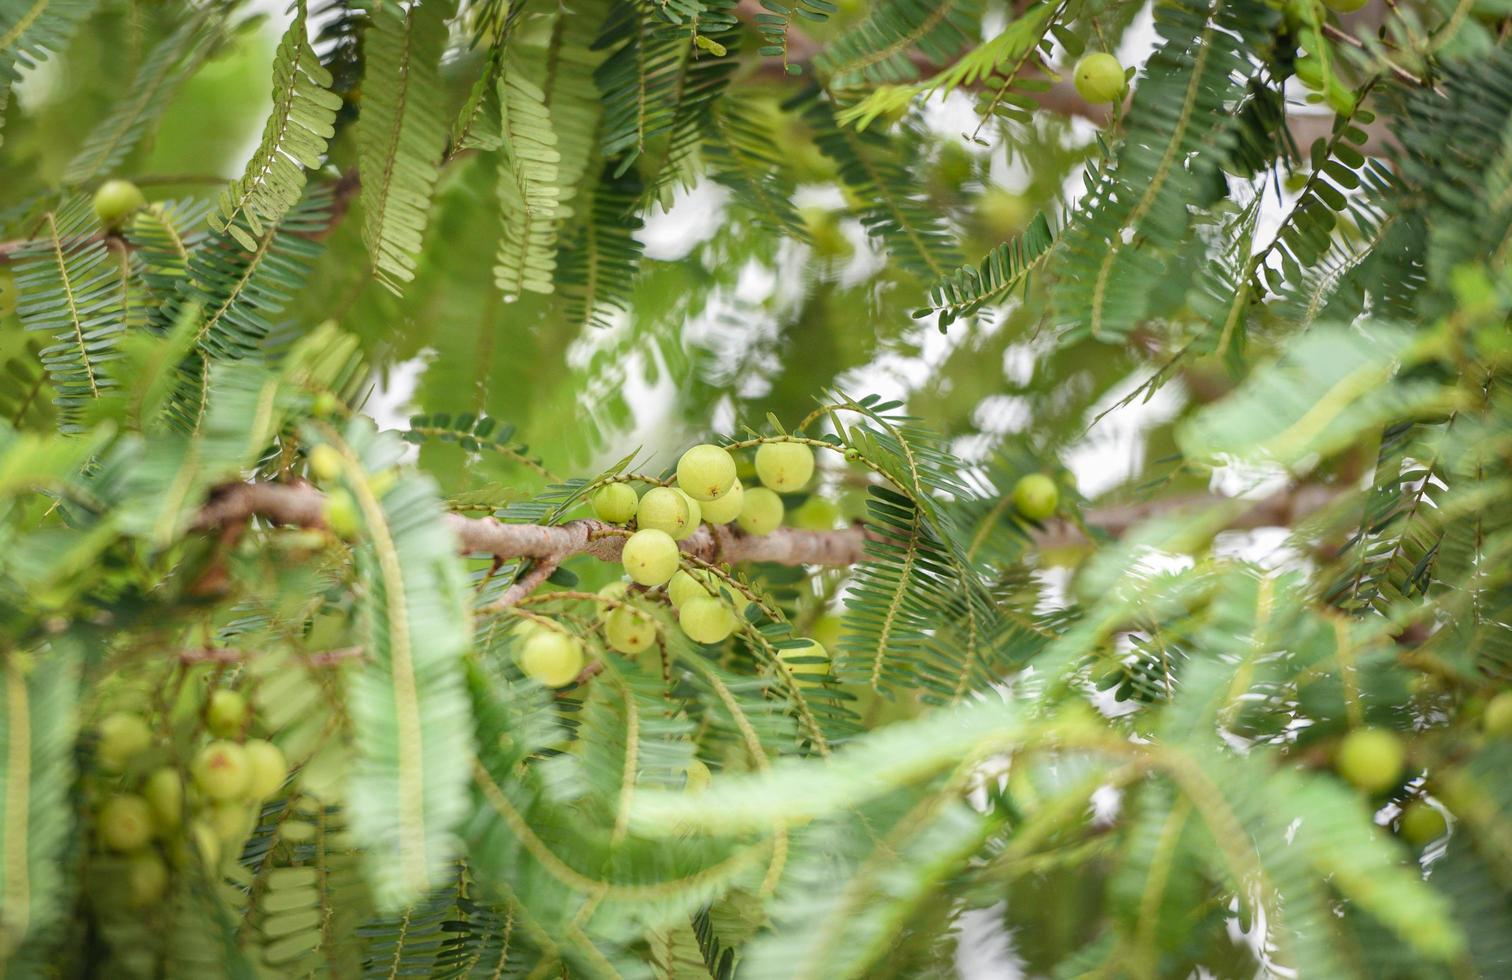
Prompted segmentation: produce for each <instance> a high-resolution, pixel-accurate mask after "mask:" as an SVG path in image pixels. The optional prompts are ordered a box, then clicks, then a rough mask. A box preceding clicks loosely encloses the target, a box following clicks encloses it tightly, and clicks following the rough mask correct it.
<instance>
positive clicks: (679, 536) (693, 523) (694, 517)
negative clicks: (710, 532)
mask: <svg viewBox="0 0 1512 980" xmlns="http://www.w3.org/2000/svg"><path fill="white" fill-rule="evenodd" d="M672 489H673V490H674V491H675V492H676V493H677V495H678V496H680V497H682V500H683V505H684V506H685V507H687V508H688V523H686V524H684V525H683V529H682V531H681V532H680V533H673V534H672V537H673V539H674V540H677V541H682V540H683V539H685V538H687V537H688V536H689V535H691V534H692V533H693V532H694V531H696V530H698V524H699V522H700V521H702V520H703V507H702V505H700V504H699V502H698V501H696V500H694V499H693V498H692V497H690V496H688V495H687V494H686V493H683V491H682V489H681V488H679V487H673V488H672Z"/></svg>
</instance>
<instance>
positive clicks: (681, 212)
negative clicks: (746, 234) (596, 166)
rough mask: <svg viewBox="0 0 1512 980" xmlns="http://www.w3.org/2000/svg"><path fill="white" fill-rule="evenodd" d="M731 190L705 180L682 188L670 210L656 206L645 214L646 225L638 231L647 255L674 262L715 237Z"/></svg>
mask: <svg viewBox="0 0 1512 980" xmlns="http://www.w3.org/2000/svg"><path fill="white" fill-rule="evenodd" d="M729 199H730V192H729V190H727V189H726V188H725V187H723V186H722V185H720V184H716V183H715V182H714V181H712V180H702V181H699V182H698V183H697V184H695V185H693V187H691V188H689V189H687V190H680V191H678V192H677V194H676V196H675V197H673V199H672V206H671V207H670V208H668V209H667V210H666V211H657V210H656V209H655V208H653V209H652V210H651V212H650V213H649V214H647V215H645V222H646V223H645V227H643V228H642V229H641V230H640V231H639V232H637V233H636V236H635V237H636V238H639V239H640V240H641V241H642V242H643V243H645V246H646V258H648V259H662V260H664V261H668V262H672V261H676V260H677V259H681V258H685V257H686V256H687V255H688V253H689V252H692V251H693V249H694V248H696V247H697V246H699V245H701V244H702V243H704V242H706V241H708V240H709V239H710V238H713V237H714V233H715V232H717V231H718V230H719V226H720V225H721V224H722V223H723V222H724V216H725V204H726V203H727V202H728V201H729Z"/></svg>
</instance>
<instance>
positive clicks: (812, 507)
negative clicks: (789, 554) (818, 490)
mask: <svg viewBox="0 0 1512 980" xmlns="http://www.w3.org/2000/svg"><path fill="white" fill-rule="evenodd" d="M839 519H840V508H839V507H837V506H835V503H834V501H832V500H828V499H826V498H824V497H819V496H813V497H810V498H808V499H807V500H805V501H804V502H803V503H802V504H800V505H799V506H798V509H797V510H795V511H793V526H794V527H801V528H803V529H804V530H805V531H830V530H833V529H834V527H835V522H836V521H838V520H839Z"/></svg>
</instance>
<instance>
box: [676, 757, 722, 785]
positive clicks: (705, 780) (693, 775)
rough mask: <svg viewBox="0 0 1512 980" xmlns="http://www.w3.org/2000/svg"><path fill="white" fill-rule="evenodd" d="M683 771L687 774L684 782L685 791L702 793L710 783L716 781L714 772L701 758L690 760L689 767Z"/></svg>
mask: <svg viewBox="0 0 1512 980" xmlns="http://www.w3.org/2000/svg"><path fill="white" fill-rule="evenodd" d="M683 772H684V773H685V774H686V775H687V778H686V780H685V781H684V782H683V792H684V793H701V792H703V791H704V790H705V789H707V788H708V786H709V783H711V782H713V781H714V774H713V773H711V772H710V771H709V767H708V766H706V765H704V764H703V760H701V759H692V760H689V762H688V768H686V769H684V770H683Z"/></svg>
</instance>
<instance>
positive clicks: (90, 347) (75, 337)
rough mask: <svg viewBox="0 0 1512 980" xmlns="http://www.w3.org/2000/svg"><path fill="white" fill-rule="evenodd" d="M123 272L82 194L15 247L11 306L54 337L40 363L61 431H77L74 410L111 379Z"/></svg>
mask: <svg viewBox="0 0 1512 980" xmlns="http://www.w3.org/2000/svg"><path fill="white" fill-rule="evenodd" d="M123 271H124V270H123V269H122V266H121V263H120V262H119V261H118V260H117V259H116V258H114V257H113V256H112V255H111V253H110V251H109V250H108V249H107V248H106V247H105V242H104V240H103V237H102V229H101V228H100V222H99V219H98V218H97V217H96V216H95V213H94V208H93V207H92V206H91V204H90V201H89V199H88V198H87V197H79V198H74V199H73V200H72V201H70V202H69V203H68V204H66V205H64V207H63V208H62V209H61V210H60V211H57V212H48V213H47V214H45V215H43V217H42V223H41V234H40V235H39V236H38V238H37V239H35V240H33V241H32V242H29V243H28V244H27V245H26V246H25V247H24V248H23V249H21V250H20V251H18V253H17V261H16V288H17V292H18V293H19V294H20V295H19V299H18V301H17V312H18V313H19V314H20V317H21V322H22V323H23V324H24V325H25V326H26V328H27V329H28V330H35V331H38V332H41V333H44V334H46V335H47V336H48V338H49V339H50V340H52V341H53V343H52V344H50V345H49V346H47V347H45V348H43V350H42V364H43V366H44V367H45V368H46V369H47V375H48V380H49V381H50V382H51V385H52V389H53V400H54V403H55V404H56V405H57V407H58V424H59V427H60V428H61V429H62V430H63V431H65V432H72V431H77V430H78V426H79V414H80V412H81V411H82V410H83V409H84V408H85V406H86V405H88V403H89V402H91V401H93V400H94V399H97V398H99V397H100V396H101V395H102V394H103V393H104V392H106V391H108V390H110V389H111V388H112V387H114V385H115V380H114V379H113V378H111V377H110V374H109V367H108V365H109V363H110V361H112V360H113V359H114V358H115V356H116V355H115V346H116V342H117V340H118V339H119V337H120V334H121V332H122V330H124V329H125V326H126V308H125V291H124V288H123V285H122V275H123Z"/></svg>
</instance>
